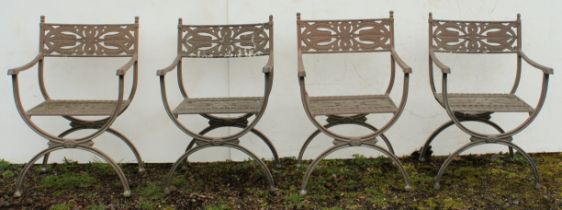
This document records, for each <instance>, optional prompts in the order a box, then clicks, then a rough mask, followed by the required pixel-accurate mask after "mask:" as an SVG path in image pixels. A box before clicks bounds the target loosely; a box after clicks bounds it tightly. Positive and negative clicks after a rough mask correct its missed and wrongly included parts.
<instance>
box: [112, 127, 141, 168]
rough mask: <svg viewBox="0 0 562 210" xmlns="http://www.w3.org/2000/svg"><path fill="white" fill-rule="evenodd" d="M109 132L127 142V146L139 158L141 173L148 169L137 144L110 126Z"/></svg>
mask: <svg viewBox="0 0 562 210" xmlns="http://www.w3.org/2000/svg"><path fill="white" fill-rule="evenodd" d="M107 132H109V133H111V134H113V135H115V136H116V137H117V138H120V139H121V140H122V141H123V142H125V144H127V146H129V148H130V149H131V151H132V152H133V154H134V155H135V158H137V163H138V165H139V166H138V167H139V173H144V172H145V170H146V169H145V167H144V162H143V161H142V158H141V156H140V153H139V151H138V150H137V148H136V147H135V145H133V143H132V142H131V140H129V139H128V138H127V137H126V136H125V135H123V134H121V133H120V132H119V131H116V130H114V129H112V128H108V129H107Z"/></svg>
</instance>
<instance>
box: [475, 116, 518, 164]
mask: <svg viewBox="0 0 562 210" xmlns="http://www.w3.org/2000/svg"><path fill="white" fill-rule="evenodd" d="M480 122H483V123H486V124H488V125H490V126H492V127H494V128H495V129H496V130H497V131H499V132H500V133H505V131H504V130H503V128H502V127H500V126H499V125H498V124H496V123H494V122H492V121H490V120H481V121H480ZM508 149H509V156H510V157H511V158H513V157H514V153H513V147H511V146H508Z"/></svg>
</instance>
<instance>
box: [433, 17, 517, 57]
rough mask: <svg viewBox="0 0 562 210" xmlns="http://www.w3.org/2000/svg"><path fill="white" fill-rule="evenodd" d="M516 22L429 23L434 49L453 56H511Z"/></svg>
mask: <svg viewBox="0 0 562 210" xmlns="http://www.w3.org/2000/svg"><path fill="white" fill-rule="evenodd" d="M517 27H518V26H517V22H457V21H432V29H431V30H432V39H433V46H432V47H433V49H434V50H435V51H438V52H453V53H514V52H516V51H517V48H518V46H517V39H518V34H517Z"/></svg>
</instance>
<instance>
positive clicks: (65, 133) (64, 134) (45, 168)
mask: <svg viewBox="0 0 562 210" xmlns="http://www.w3.org/2000/svg"><path fill="white" fill-rule="evenodd" d="M79 130H82V128H79V127H72V128H70V129H68V130H65V131H63V132H62V133H60V134H59V135H58V137H60V138H62V137H65V136H66V135H68V134H71V133H74V132H75V131H79ZM50 155H51V153H50V152H48V153H46V154H45V156H43V164H42V165H41V171H42V172H46V171H47V164H48V163H49V156H50Z"/></svg>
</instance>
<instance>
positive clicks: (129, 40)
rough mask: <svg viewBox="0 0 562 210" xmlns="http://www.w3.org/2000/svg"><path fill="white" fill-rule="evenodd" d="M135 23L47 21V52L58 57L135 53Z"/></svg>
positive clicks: (44, 50)
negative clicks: (87, 23)
mask: <svg viewBox="0 0 562 210" xmlns="http://www.w3.org/2000/svg"><path fill="white" fill-rule="evenodd" d="M136 27H137V26H136V25H135V24H124V25H71V24H45V26H44V27H43V32H42V35H43V37H42V39H43V40H44V41H43V42H44V44H43V49H42V50H43V53H44V54H45V56H57V57H116V56H133V54H134V53H135V51H136V47H137V46H136V41H135V40H136V37H135V34H136V33H135V31H136Z"/></svg>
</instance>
